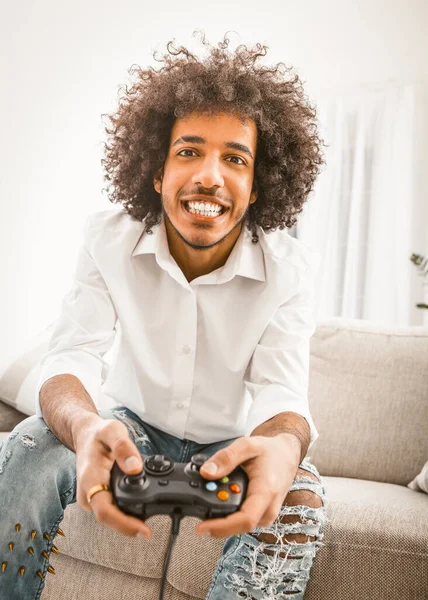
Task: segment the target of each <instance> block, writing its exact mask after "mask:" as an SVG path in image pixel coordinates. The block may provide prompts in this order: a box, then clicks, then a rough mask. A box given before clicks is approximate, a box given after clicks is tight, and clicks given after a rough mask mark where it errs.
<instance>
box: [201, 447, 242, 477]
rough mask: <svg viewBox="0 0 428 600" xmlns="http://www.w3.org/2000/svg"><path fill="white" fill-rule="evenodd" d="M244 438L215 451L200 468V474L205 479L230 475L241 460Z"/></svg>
mask: <svg viewBox="0 0 428 600" xmlns="http://www.w3.org/2000/svg"><path fill="white" fill-rule="evenodd" d="M242 454H243V453H242V438H239V439H237V440H235V441H234V442H232V443H231V444H230V446H227V447H226V448H222V449H221V450H218V451H217V452H215V453H214V454H213V455H212V456H211V457H210V458H209V459H208V460H207V461H206V462H204V464H203V465H202V467H201V469H200V474H201V475H202V477H205V479H218V478H219V477H223V476H225V475H229V473H231V472H232V471H233V470H234V469H235V468H236V467H237V466H238V465H239V464H240V462H241V459H242Z"/></svg>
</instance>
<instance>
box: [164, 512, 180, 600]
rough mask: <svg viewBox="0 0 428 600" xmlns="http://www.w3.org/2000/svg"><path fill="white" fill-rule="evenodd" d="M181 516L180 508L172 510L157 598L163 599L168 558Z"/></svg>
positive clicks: (178, 529)
mask: <svg viewBox="0 0 428 600" xmlns="http://www.w3.org/2000/svg"><path fill="white" fill-rule="evenodd" d="M182 516H183V515H182V514H181V510H174V512H173V513H172V515H171V519H172V526H171V536H170V538H169V546H168V550H167V552H166V556H165V561H164V563H163V572H162V582H161V589H160V595H159V600H163V593H164V590H165V584H166V574H167V571H168V565H169V559H170V558H171V554H172V549H173V548H174V544H175V541H176V539H177V536H178V532H179V531H180V521H181V518H182Z"/></svg>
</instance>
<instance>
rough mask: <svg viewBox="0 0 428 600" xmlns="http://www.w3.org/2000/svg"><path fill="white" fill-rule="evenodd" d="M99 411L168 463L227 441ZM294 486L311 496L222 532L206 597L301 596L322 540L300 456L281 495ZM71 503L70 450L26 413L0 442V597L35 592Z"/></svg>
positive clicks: (312, 485)
mask: <svg viewBox="0 0 428 600" xmlns="http://www.w3.org/2000/svg"><path fill="white" fill-rule="evenodd" d="M99 414H100V416H101V417H103V418H105V419H111V418H116V419H119V420H120V421H122V422H123V423H124V424H125V425H126V427H127V429H128V432H129V435H130V438H131V439H132V441H133V442H134V443H135V445H136V446H137V448H138V450H139V451H140V453H141V454H142V455H150V454H164V455H167V456H169V457H170V458H172V459H173V460H174V461H175V462H188V461H189V460H190V457H191V456H192V455H193V454H196V453H204V454H207V455H208V456H212V455H213V454H214V453H215V452H217V450H220V449H221V448H224V447H226V446H228V445H229V444H231V443H232V442H233V441H234V439H230V440H223V441H220V442H216V443H213V444H199V443H197V442H194V441H191V440H187V439H183V440H181V439H179V438H177V437H174V436H173V435H170V434H167V433H165V432H163V431H161V430H159V429H157V428H156V427H153V426H151V425H148V424H147V423H144V422H143V421H142V420H141V419H140V418H139V417H138V416H137V415H136V414H134V413H133V412H132V411H130V410H129V409H127V408H125V407H117V408H112V409H107V410H106V409H104V410H100V411H99ZM296 491H299V494H302V491H303V493H304V494H306V496H305V497H307V498H311V499H316V500H318V502H308V503H302V502H301V497H302V496H297V497H299V498H300V501H298V502H296V501H295V502H293V501H290V502H288V501H286V502H285V503H284V505H283V506H282V507H281V510H280V513H279V515H278V517H277V519H276V520H275V522H274V523H273V524H272V525H271V526H270V527H268V528H256V529H254V530H253V531H252V532H251V533H247V534H240V535H233V536H231V537H228V538H226V540H225V543H224V546H223V550H222V555H221V556H220V558H219V560H218V563H217V567H216V570H215V572H214V574H213V577H212V581H211V585H210V588H209V590H208V593H207V596H206V600H236V599H237V598H241V599H242V598H244V599H248V600H273V599H275V600H283V599H286V598H293V600H301V599H302V598H303V596H304V593H305V589H306V586H307V582H308V580H309V574H310V570H311V567H312V563H313V560H314V557H315V554H316V552H317V550H318V549H319V547H320V546H323V545H324V544H323V543H322V542H321V539H322V538H323V533H321V530H322V527H323V525H324V523H325V522H326V520H327V519H326V515H325V506H326V504H325V500H326V498H325V489H324V486H323V483H322V480H321V477H320V475H319V473H318V471H317V469H316V468H315V467H314V465H312V464H311V462H310V459H309V458H305V459H304V460H303V461H302V463H301V465H300V468H299V471H298V473H297V476H296V478H295V480H294V482H293V484H292V486H291V488H290V493H289V494H288V495H287V499H291V498H292V496H293V494H292V492H296ZM74 502H76V455H75V454H74V452H72V451H71V450H69V449H68V448H66V447H65V446H64V445H63V444H62V443H61V442H60V441H59V440H58V439H57V438H56V437H55V435H54V434H53V433H52V432H51V431H50V430H49V428H48V427H47V425H46V423H45V421H44V420H43V419H41V418H39V417H36V416H32V417H28V418H27V419H25V420H24V421H22V422H21V423H19V424H18V425H17V426H16V427H15V429H14V430H13V431H12V432H11V433H10V434H9V436H8V437H7V439H6V440H5V441H4V443H3V444H2V446H0V507H1V520H0V565H1V567H0V598H1V599H7V600H18V599H19V600H30V599H31V600H37V599H38V598H40V597H41V594H42V591H43V588H44V585H45V579H46V577H51V576H53V574H54V569H53V568H52V567H51V566H50V564H49V556H50V554H51V552H54V553H57V552H58V550H57V548H56V546H55V543H54V542H55V539H54V538H55V536H56V535H57V534H60V535H61V534H63V533H64V532H62V530H61V529H60V528H59V525H60V523H61V521H62V520H63V518H64V510H65V508H66V507H67V506H68V505H69V504H72V503H74ZM311 504H312V505H311ZM287 534H288V537H289V538H290V537H291V540H290V541H288V540H287ZM296 534H297V535H296ZM283 536H284V538H285V539H283ZM293 538H294V540H293ZM295 538H298V541H295ZM300 538H302V539H300ZM50 573H52V575H50ZM57 575H59V576H61V575H60V573H57Z"/></svg>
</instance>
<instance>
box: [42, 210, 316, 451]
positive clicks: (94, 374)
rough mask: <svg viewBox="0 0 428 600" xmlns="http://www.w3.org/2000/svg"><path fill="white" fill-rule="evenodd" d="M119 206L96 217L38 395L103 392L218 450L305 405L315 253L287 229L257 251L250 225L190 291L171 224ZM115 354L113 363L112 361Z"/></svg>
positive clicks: (266, 237)
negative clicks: (64, 387)
mask: <svg viewBox="0 0 428 600" xmlns="http://www.w3.org/2000/svg"><path fill="white" fill-rule="evenodd" d="M144 227H145V224H144V222H140V221H137V220H136V219H133V218H132V217H131V216H129V215H128V214H127V213H126V212H125V211H123V210H122V209H120V210H117V209H112V210H105V211H101V212H96V213H93V214H91V215H90V216H89V217H88V218H87V220H86V222H85V226H84V231H83V245H82V246H81V248H80V251H79V254H78V259H77V265H76V270H75V275H74V279H73V284H72V287H71V289H70V291H69V292H68V293H67V295H66V296H65V297H64V299H63V301H62V306H61V311H60V315H59V317H58V320H57V322H56V323H55V327H54V330H53V333H52V337H51V340H50V344H49V349H48V352H47V354H45V356H44V357H43V358H42V361H41V375H40V379H39V383H38V386H37V390H36V398H35V400H36V414H37V416H39V417H41V416H42V413H41V410H40V402H39V391H40V388H41V387H42V385H43V383H44V382H45V381H46V380H47V379H49V378H51V377H53V376H55V375H59V374H65V373H70V374H72V375H75V376H76V377H77V378H78V379H79V380H80V381H81V382H82V384H83V386H84V387H85V389H86V391H87V392H88V394H89V395H90V396H91V398H92V400H93V401H94V403H95V404H96V405H97V402H98V399H99V397H100V393H104V394H106V395H107V396H110V397H111V398H113V399H114V400H115V401H116V402H118V403H119V404H121V405H123V406H126V407H128V408H129V409H130V410H132V411H133V412H134V413H135V414H137V415H138V416H139V417H140V418H141V419H142V420H143V421H144V422H147V423H149V424H150V425H153V426H155V427H157V428H159V429H161V430H163V431H165V432H167V433H170V434H172V435H174V436H176V437H178V438H180V439H189V440H194V441H196V442H199V443H212V442H216V441H219V440H225V439H230V438H235V437H241V436H248V435H250V434H251V433H252V431H253V430H254V429H255V428H256V427H257V426H258V425H260V424H261V423H263V422H265V421H267V420H268V419H270V418H272V417H274V416H275V415H277V414H279V413H281V412H284V411H292V412H295V413H298V414H300V415H302V416H303V417H304V418H305V419H306V420H307V422H308V423H309V425H310V429H311V444H310V446H312V444H313V442H314V441H315V440H316V439H317V437H318V432H317V430H316V428H315V425H314V423H313V421H312V418H311V415H310V412H309V405H308V380H309V359H310V338H311V336H312V334H313V333H314V331H315V326H316V319H315V314H314V280H315V274H316V272H317V269H318V266H319V259H320V255H319V253H317V252H313V251H312V250H309V248H308V247H306V246H305V245H304V244H303V243H302V242H301V241H299V240H297V239H295V238H293V237H292V236H291V235H290V234H289V233H288V232H287V230H285V229H284V230H282V231H281V230H279V229H277V230H276V231H275V232H271V233H264V232H263V230H262V229H261V228H260V227H259V228H258V234H259V243H258V244H253V243H252V241H251V237H252V236H251V233H250V232H249V231H248V229H247V227H246V225H244V227H243V228H242V231H241V234H240V236H239V238H238V240H237V241H236V243H235V245H234V247H233V249H232V251H231V253H230V255H229V257H228V259H227V262H226V263H225V264H224V266H222V267H220V268H218V269H216V270H215V271H212V272H211V273H209V274H207V275H202V276H200V277H197V278H196V279H194V280H192V281H191V282H190V283H189V282H188V281H187V279H186V278H185V276H184V274H183V272H182V271H181V269H180V268H179V266H178V265H177V263H176V261H175V260H174V258H173V257H172V256H171V254H170V252H169V246H168V239H167V235H166V229H165V224H164V221H163V220H162V222H161V224H160V225H158V226H155V227H153V233H152V234H147V233H144ZM110 348H112V349H114V350H115V351H112V352H111V353H110V354H111V355H112V356H113V358H112V360H111V361H110V363H109V362H107V361H106V359H105V358H104V355H105V353H106V352H107V351H108V350H109V349H110Z"/></svg>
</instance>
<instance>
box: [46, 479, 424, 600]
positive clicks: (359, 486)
mask: <svg viewBox="0 0 428 600" xmlns="http://www.w3.org/2000/svg"><path fill="white" fill-rule="evenodd" d="M323 481H324V484H325V487H326V489H327V498H328V505H327V516H328V518H329V520H330V522H329V523H328V524H327V526H326V527H325V530H324V533H325V537H324V543H325V546H324V547H322V548H321V549H320V550H319V552H318V555H317V558H316V560H315V563H314V567H313V569H312V575H311V580H310V583H309V585H308V590H307V592H306V594H305V600H315V599H318V600H321V599H322V600H325V598H340V599H341V600H355V598H356V597H367V598H381V597H383V598H388V599H389V600H402V599H403V598H404V597H406V598H423V597H425V596H424V594H428V544H427V540H428V496H427V495H426V494H423V493H421V492H416V491H413V490H410V489H408V488H406V487H403V486H398V485H393V484H387V483H377V482H368V481H361V480H358V479H346V478H332V477H324V478H323ZM147 522H148V524H150V526H151V527H152V529H153V538H152V539H149V540H136V539H133V538H128V537H125V536H121V535H120V534H118V533H116V532H115V531H113V530H112V529H110V528H109V527H107V526H104V525H102V524H100V523H98V522H97V520H96V519H95V516H94V515H93V514H92V513H87V512H86V511H84V510H83V509H82V508H81V507H80V506H79V505H78V504H73V505H71V506H69V507H68V508H67V509H66V511H65V515H64V520H63V522H62V523H61V525H60V527H61V529H63V531H64V532H65V534H66V537H60V536H57V537H56V538H55V544H56V545H57V547H58V549H59V551H60V552H61V553H62V554H63V555H67V556H71V557H73V558H75V559H78V560H80V561H85V562H87V563H91V562H92V563H96V564H98V565H100V566H101V567H106V568H111V569H114V571H111V572H110V577H111V580H112V581H113V579H114V578H115V577H119V574H117V571H119V572H121V574H120V577H122V574H123V573H128V574H129V575H131V576H132V581H133V582H135V577H136V576H138V577H140V578H141V585H139V586H138V591H136V592H135V594H134V595H132V594H131V595H129V596H125V595H123V596H120V595H118V596H115V599H116V600H119V599H120V598H122V597H123V598H129V600H133V599H134V598H135V600H137V598H141V597H144V599H145V600H152V598H153V600H157V598H158V596H157V593H158V587H156V590H157V591H156V593H155V592H153V580H159V579H160V577H161V574H162V565H163V560H164V555H165V552H166V548H167V542H168V539H169V531H170V524H171V522H170V519H169V517H166V516H164V515H156V516H154V517H151V518H150V519H148V521H147ZM198 522H199V520H198V519H195V518H193V517H186V518H185V519H184V520H183V521H182V522H181V527H180V533H179V536H178V538H177V541H176V544H175V547H174V549H173V553H172V557H171V563H170V566H169V572H168V581H169V583H170V584H171V585H172V586H173V588H174V590H175V591H176V592H181V594H188V595H189V596H190V597H192V598H201V599H203V598H205V596H206V593H207V591H208V588H209V585H210V583H211V577H212V574H213V572H214V570H215V567H216V565H217V561H218V559H219V558H220V555H221V550H222V547H223V543H224V541H225V540H224V539H211V538H200V537H198V536H196V535H194V533H193V530H194V528H195V526H196V524H197V523H198ZM57 559H58V565H57V562H56V561H57ZM59 560H61V563H60V562H59ZM50 562H51V564H52V566H53V567H54V568H56V566H59V567H60V565H61V564H63V562H64V556H62V557H56V556H55V555H51V560H50ZM102 571H103V573H105V574H106V578H107V573H108V571H106V570H105V569H103V570H102ZM95 572H97V571H96V570H95ZM67 573H68V571H67ZM362 573H363V574H364V576H363V577H362ZM74 579H75V585H79V586H80V587H79V590H77V592H76V596H73V597H76V598H77V597H85V598H87V599H88V600H92V599H98V598H100V597H101V596H100V595H97V594H99V588H97V586H95V585H94V586H93V588H92V589H91V583H90V580H88V578H86V577H84V578H81V577H79V578H77V577H75V578H74ZM69 581H70V580H69V576H67V578H65V577H64V578H62V574H61V570H60V568H59V569H58V571H57V576H56V577H55V578H54V581H53V580H49V585H50V586H51V589H52V590H53V591H54V592H55V593H56V597H57V598H58V597H66V596H65V595H64V593H65V590H66V589H67V590H68V589H69V588H68V586H69V585H70V583H69ZM94 581H95V580H94ZM147 581H148V582H150V583H149V584H147ZM76 582H77V583H76ZM157 584H158V585H159V581H157ZM108 589H109V584H108V580H107V579H106V580H105V582H104V589H103V593H104V596H103V598H107V599H109V598H113V596H109V595H108ZM61 590H63V591H62V594H61ZM143 590H144V591H143ZM380 592H382V594H383V595H381V594H380ZM51 597H52V598H53V597H54V596H53V595H52V596H51ZM167 597H169V596H167ZM181 597H182V596H181V595H177V594H176V595H174V593H173V594H172V595H171V598H177V599H178V598H181ZM184 597H186V596H184ZM48 598H49V596H48Z"/></svg>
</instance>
